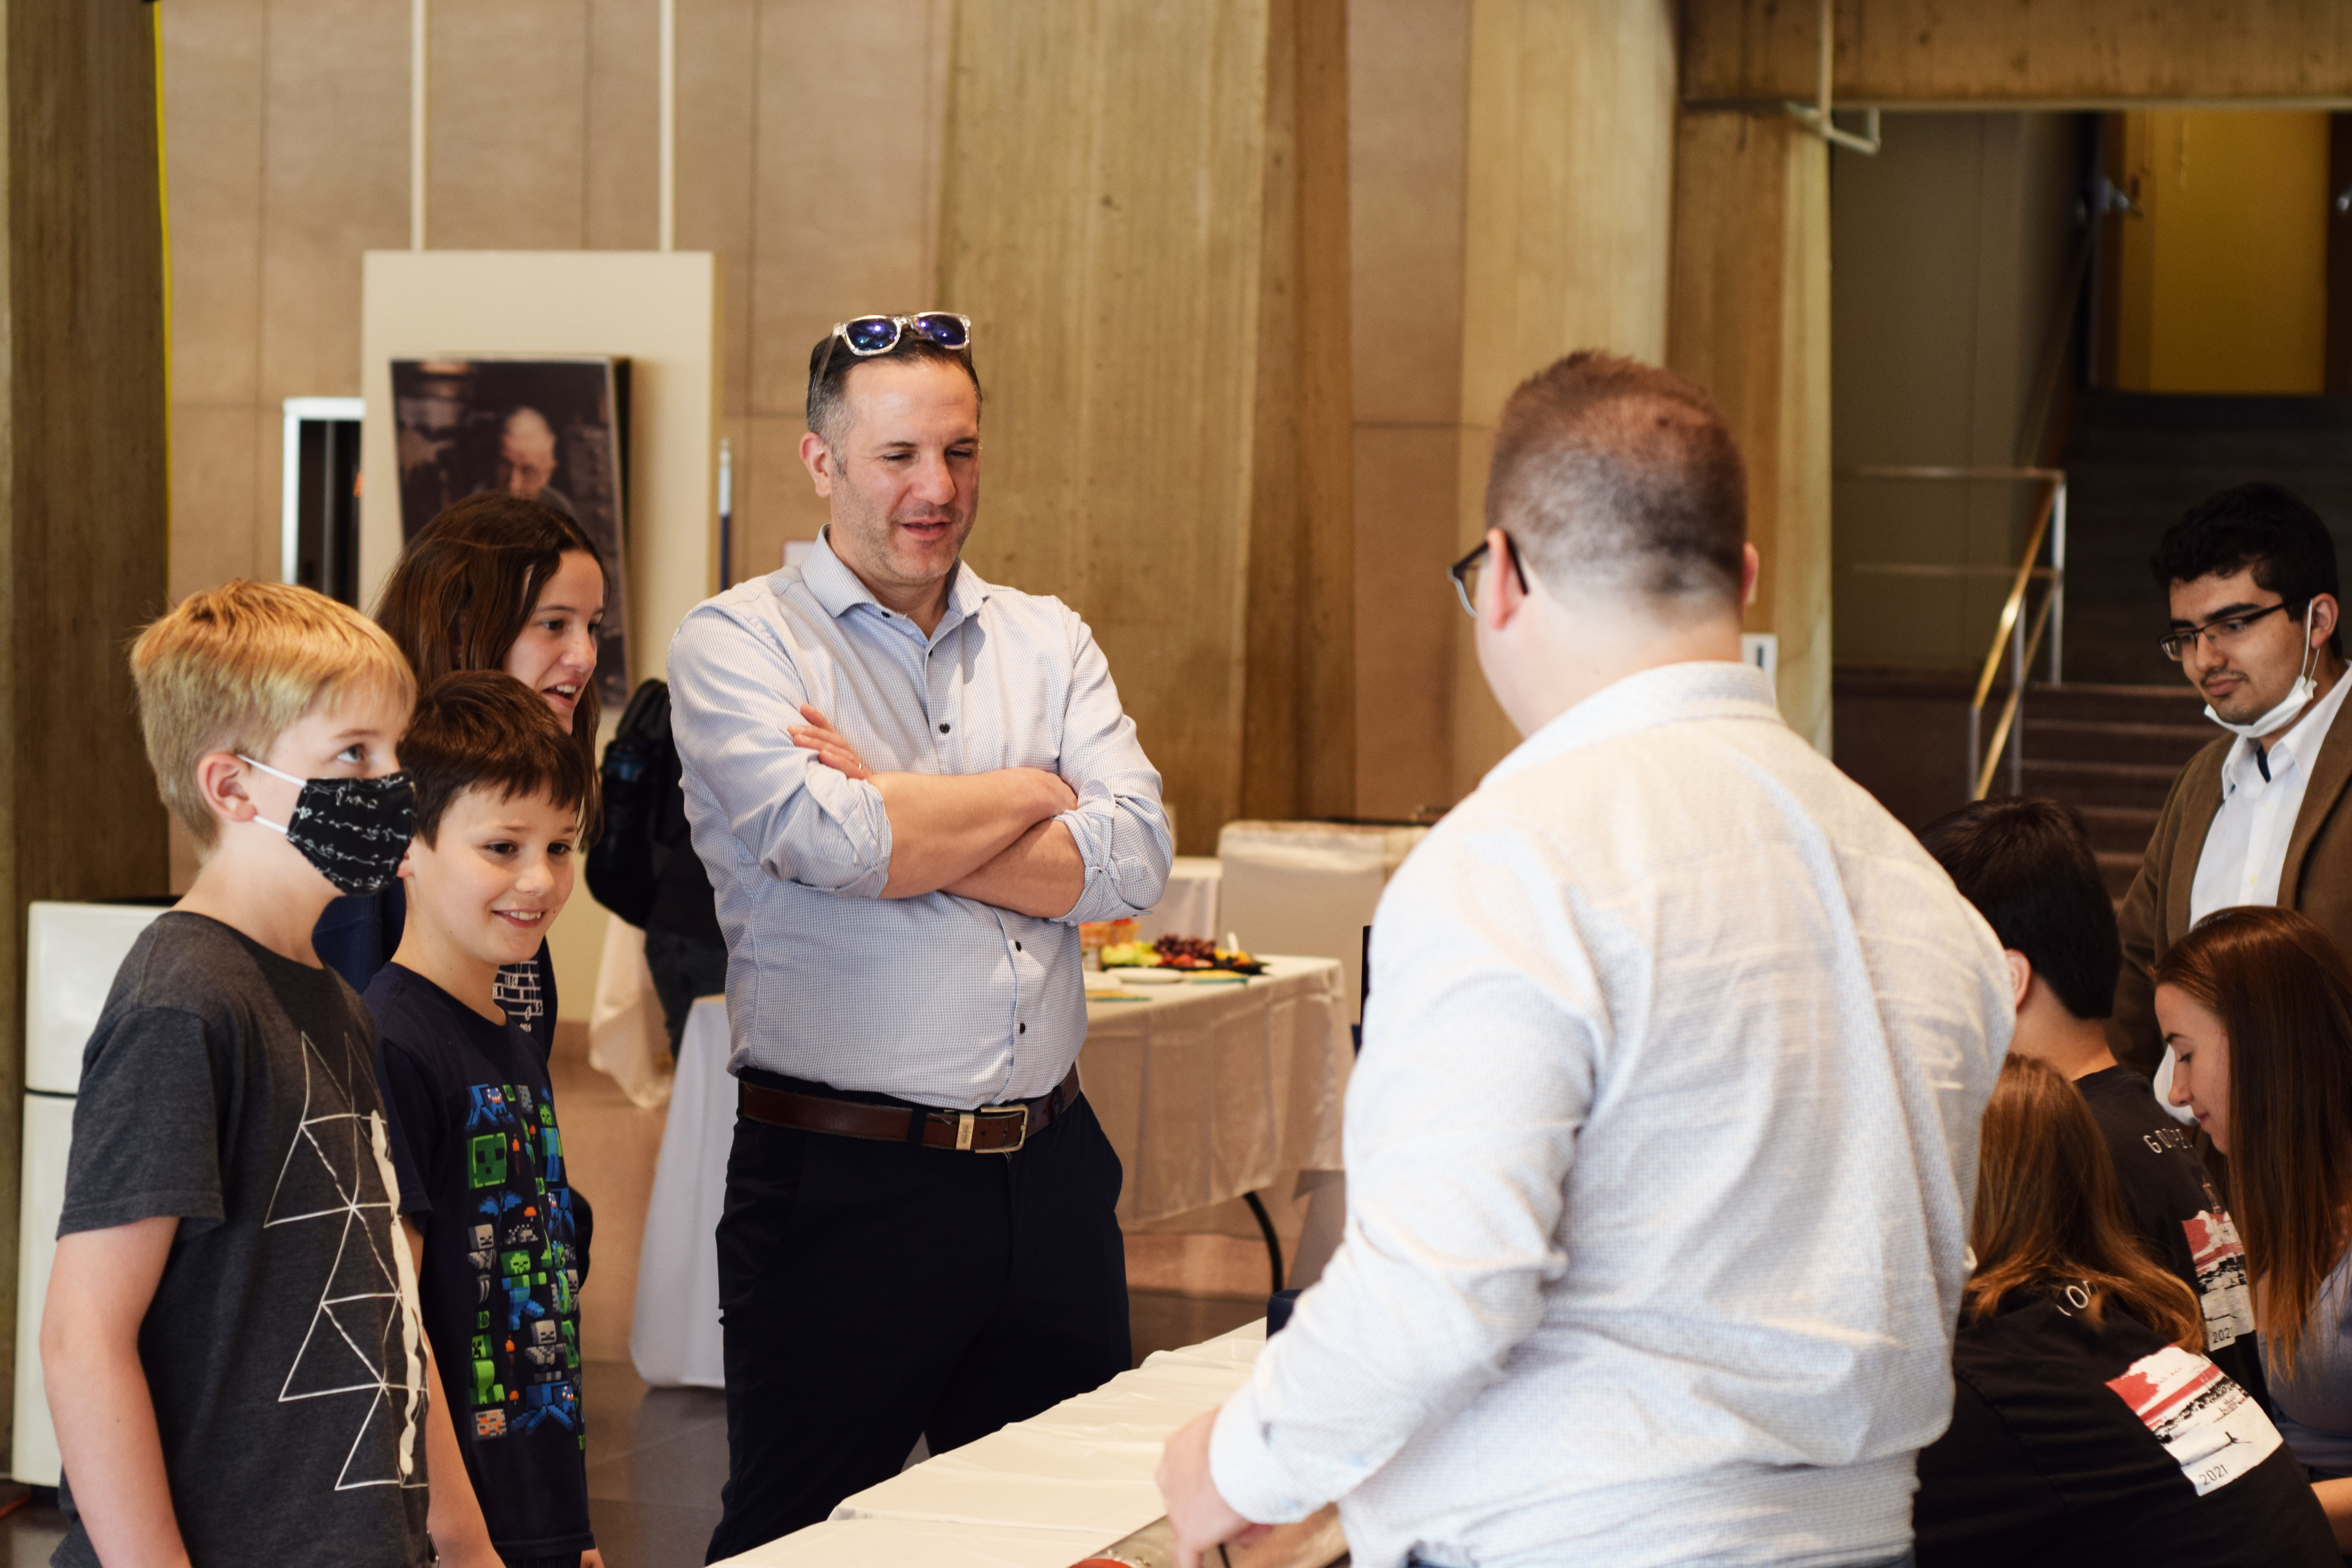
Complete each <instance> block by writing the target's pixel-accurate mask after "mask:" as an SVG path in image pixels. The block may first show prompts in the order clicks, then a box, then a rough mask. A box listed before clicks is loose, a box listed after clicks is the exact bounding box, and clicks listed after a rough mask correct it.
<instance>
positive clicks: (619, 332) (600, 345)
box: [359, 250, 719, 1016]
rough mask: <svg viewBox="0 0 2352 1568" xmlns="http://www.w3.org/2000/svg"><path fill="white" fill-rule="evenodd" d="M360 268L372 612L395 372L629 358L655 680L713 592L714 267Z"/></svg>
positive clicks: (645, 649) (637, 580)
mask: <svg viewBox="0 0 2352 1568" xmlns="http://www.w3.org/2000/svg"><path fill="white" fill-rule="evenodd" d="M363 268H364V269H363V272H362V300H361V327H360V353H361V364H360V392H361V396H362V399H363V400H364V402H365V403H366V405H367V406H366V414H365V416H364V421H363V425H362V434H361V451H360V463H361V469H362V473H363V474H364V475H366V476H367V479H366V490H365V493H364V494H363V495H362V499H361V503H360V578H359V580H360V602H361V604H362V606H372V605H373V604H374V603H375V599H376V595H378V593H380V592H381V591H382V589H383V580H384V578H385V577H386V576H387V575H388V574H390V573H391V571H392V565H393V563H394V560H396V559H397V558H398V556H399V554H400V542H401V532H400V484H399V479H398V472H399V470H398V465H397V463H396V462H395V460H394V432H393V417H392V415H393V409H392V362H393V361H394V360H395V359H415V358H425V357H431V356H436V355H445V354H446V355H455V356H458V357H465V356H480V355H494V354H547V355H561V354H615V355H626V356H627V357H628V359H629V362H630V369H629V375H630V385H629V449H628V455H627V470H628V480H627V485H628V488H627V525H626V526H627V529H628V535H629V540H628V551H629V563H628V573H629V579H628V592H629V604H630V616H631V622H632V625H631V627H630V650H629V663H630V667H631V668H630V677H631V679H632V681H633V682H634V681H637V680H643V679H646V678H647V677H649V676H658V675H660V674H661V673H662V667H663V660H664V658H665V657H666V656H667V653H668V650H669V638H670V634H671V633H672V632H673V631H675V630H676V629H677V623H678V622H679V621H680V620H682V619H684V618H685V616H686V613H687V612H688V610H690V609H692V608H693V607H694V606H695V605H698V604H699V603H700V602H701V601H703V600H704V599H706V598H709V596H710V595H712V594H714V593H716V592H717V591H718V589H719V577H718V559H719V556H718V540H719V437H718V425H719V264H718V258H716V257H714V256H713V255H712V254H711V253H710V252H709V251H701V250H676V251H655V250H371V251H369V252H368V253H367V256H366V259H365V262H364V264H363ZM569 984H570V983H569V981H566V982H565V985H566V993H565V994H567V995H569V994H570V992H569ZM586 1000H587V997H586V995H585V994H583V995H582V997H581V1001H582V1003H583V1005H584V1004H585V1002H586ZM583 1016H584V1015H583Z"/></svg>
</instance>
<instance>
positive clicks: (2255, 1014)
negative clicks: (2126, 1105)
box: [2155, 905, 2352, 1551]
mask: <svg viewBox="0 0 2352 1568" xmlns="http://www.w3.org/2000/svg"><path fill="white" fill-rule="evenodd" d="M2155 981H2156V1016H2157V1021H2158V1025H2159V1026H2161V1027H2162V1028H2163V1030H2164V1039H2165V1044H2166V1045H2168V1046H2169V1047H2171V1048H2172V1052H2173V1055H2174V1057H2175V1058H2177V1062H2176V1065H2175V1067H2174V1068H2173V1078H2172V1101H2173V1103H2174V1104H2176V1105H2185V1106H2187V1107H2189V1109H2190V1110H2193V1111H2195V1112H2196V1114H2197V1123H2198V1125H2199V1126H2200V1127H2202V1128H2203V1129H2204V1130H2205V1131H2206V1134H2207V1135H2208V1136H2209V1137H2210V1138H2211V1139H2212V1140H2213V1146H2214V1147H2215V1148H2217V1149H2219V1150H2221V1152H2223V1153H2224V1154H2227V1155H2228V1156H2229V1157H2230V1180H2231V1189H2232V1191H2231V1209H2232V1211H2233V1212H2234V1213H2235V1214H2236V1215H2237V1218H2238V1229H2239V1234H2240V1235H2241V1236H2242V1237H2244V1238H2245V1245H2246V1264H2247V1268H2248V1272H2249V1275H2250V1277H2251V1280H2252V1287H2253V1296H2254V1316H2255V1321H2256V1322H2257V1323H2258V1324H2259V1325H2260V1327H2261V1330H2262V1348H2263V1373H2264V1376H2265V1378H2266V1379H2267V1380H2268V1382H2269V1384H2270V1394H2271V1400H2272V1404H2273V1406H2274V1407H2275V1408H2276V1410H2277V1412H2278V1414H2279V1417H2280V1419H2279V1429H2280V1431H2281V1432H2282V1434H2283V1435H2284V1436H2285V1438H2286V1441H2287V1444H2288V1446H2289V1447H2292V1448H2293V1449H2294V1454H2295V1457H2296V1458H2298V1459H2300V1460H2301V1461H2302V1462H2303V1463H2304V1464H2305V1466H2306V1467H2308V1468H2309V1469H2310V1472H2311V1476H2312V1479H2313V1482H2314V1486H2315V1490H2316V1491H2317V1493H2318V1495H2319V1500H2320V1502H2321V1504H2322V1506H2324V1507H2325V1508H2326V1510H2327V1516H2328V1519H2329V1521H2330V1522H2331V1523H2332V1524H2333V1525H2334V1526H2335V1530H2336V1540H2337V1542H2339V1543H2341V1544H2342V1545H2343V1546H2344V1547H2345V1548H2346V1549H2347V1551H2352V1254H2347V1244H2352V969H2347V965H2346V963H2345V961H2344V956H2343V954H2341V953H2339V952H2337V951H2336V945H2335V943H2333V942H2329V941H2328V939H2327V936H2326V933H2325V932H2324V931H2321V930H2320V929H2319V928H2318V927H2317V926H2315V925H2314V924H2313V923H2312V922H2311V921H2309V920H2308V919H2306V918H2305V916H2303V915H2300V914H2297V913H2296V912H2295V911H2294V910H2284V909H2276V908H2272V907H2268V906H2262V905H2249V906H2245V907H2243V908H2239V909H2228V910H2215V911H2214V912H2213V913H2211V914H2210V915H2208V916H2206V917H2205V918H2204V919H2203V920H2201V921H2199V922H2198V923H2197V924H2196V925H2195V926H2193V927H2191V928H2190V930H2189V933H2188V934H2187V935H2186V936H2183V937H2182V938H2181V939H2180V940H2179V942H2175V943H2173V945H2172V946H2171V948H2170V949H2168V951H2167V952H2166V953H2165V955H2164V958H2163V959H2162V961H2161V962H2159V963H2158V964H2157V967H2156V973H2155Z"/></svg>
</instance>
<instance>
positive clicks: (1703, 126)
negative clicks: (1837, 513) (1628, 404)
mask: <svg viewBox="0 0 2352 1568" xmlns="http://www.w3.org/2000/svg"><path fill="white" fill-rule="evenodd" d="M1677 142H1678V147H1677V154H1676V157H1675V246H1674V311H1673V322H1674V325H1673V332H1672V346H1671V348H1670V349H1669V351H1668V353H1667V359H1668V362H1669V363H1671V364H1672V365H1673V366H1674V368H1675V369H1676V370H1678V371H1681V372H1682V373H1683V374H1685V375H1687V376H1690V377H1691V378H1692V379H1693V380H1696V381H1697V382H1698V383H1699V384H1702V385H1704V386H1706V387H1707V388H1708V389H1709V390H1710V391H1712V392H1713V393H1714V394H1715V396H1716V401H1717V403H1718V404H1720V405H1721V406H1722V408H1723V412H1724V415H1725V417H1726V418H1727V420H1728V421H1729V422H1730V425H1731V428H1732V430H1733V432H1734V434H1736V435H1737V436H1738V438H1739V448H1740V452H1741V454H1742V455H1743V456H1744V457H1745V458H1747V462H1748V539H1749V541H1750V542H1752V543H1753V544H1754V545H1755V546H1756V551H1757V553H1758V554H1759V556H1760V557H1761V558H1762V562H1763V570H1762V572H1761V574H1760V575H1759V577H1758V579H1757V594H1756V601H1755V603H1754V604H1752V605H1749V606H1748V617H1747V628H1748V630H1749V631H1751V632H1771V633H1774V634H1776V635H1777V636H1778V637H1780V678H1779V681H1780V712H1781V716H1782V717H1784V718H1785V719H1787V720H1788V721H1789V724H1790V728H1792V729H1794V730H1795V731H1797V733H1799V734H1801V735H1802V736H1804V737H1805V738H1806V739H1807V740H1809V741H1811V742H1812V743H1813V744H1814V745H1815V746H1816V747H1818V748H1820V750H1821V751H1822V752H1823V753H1824V754H1827V752H1829V749H1830V661H1831V649H1830V404H1829V394H1830V210H1829V152H1828V147H1827V145H1826V144H1825V143H1824V142H1822V140H1821V139H1820V138H1819V137H1816V136H1812V135H1810V134H1808V133H1806V132H1804V131H1802V130H1801V129H1800V128H1799V127H1798V125H1797V124H1796V122H1795V121H1791V120H1788V119H1785V118H1780V117H1755V116H1749V115H1745V114H1728V113H1727V114H1705V113H1697V114H1685V115H1684V116H1683V117H1682V122H1681V126H1680V129H1679V132H1678V134H1677Z"/></svg>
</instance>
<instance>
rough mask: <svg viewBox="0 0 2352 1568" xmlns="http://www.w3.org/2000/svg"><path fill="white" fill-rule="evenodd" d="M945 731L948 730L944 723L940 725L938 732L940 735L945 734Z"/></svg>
mask: <svg viewBox="0 0 2352 1568" xmlns="http://www.w3.org/2000/svg"><path fill="white" fill-rule="evenodd" d="M947 732H948V727H947V726H946V725H945V724H942V725H940V734H942V735H944V734H946V733H947Z"/></svg>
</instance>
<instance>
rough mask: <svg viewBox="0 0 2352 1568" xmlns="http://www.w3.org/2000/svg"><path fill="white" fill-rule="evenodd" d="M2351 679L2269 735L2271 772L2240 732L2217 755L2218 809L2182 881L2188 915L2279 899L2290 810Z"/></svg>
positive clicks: (2193, 919)
mask: <svg viewBox="0 0 2352 1568" xmlns="http://www.w3.org/2000/svg"><path fill="white" fill-rule="evenodd" d="M2347 688H2352V680H2347V679H2344V678H2342V677H2338V678H2337V679H2336V684H2335V685H2334V686H2333V687H2331V688H2329V689H2328V692H2327V695H2326V696H2325V697H2323V698H2321V699H2320V700H2318V701H2317V702H2315V703H2313V704H2312V708H2311V711H2310V712H2308V713H2306V714H2305V715H2304V716H2303V717H2302V718H2301V719H2298V720H2297V721H2295V722H2294V726H2293V727H2292V728H2290V729H2288V730H2287V731H2285V732H2284V734H2279V735H2273V736H2272V737H2271V739H2270V744H2269V747H2268V749H2267V752H2265V754H2264V756H2263V762H2264V763H2267V764H2268V765H2269V768H2270V777H2269V778H2267V779H2265V778H2263V770H2262V768H2261V767H2259V766H2257V765H2256V764H2255V762H2254V752H2255V751H2256V749H2257V748H2256V746H2255V744H2254V742H2252V741H2250V740H2248V739H2246V738H2245V737H2244V736H2243V735H2241V736H2239V737H2238V739H2237V740H2236V742H2233V743H2232V744H2231V747H2230V754H2229V755H2228V756H2227V757H2225V758H2223V759H2222V762H2221V810H2219V811H2217V812H2215V813H2214V814H2213V826H2210V827H2209V828H2207V829H2206V830H2205V847H2204V848H2203V849H2201V850H2200V851H2199V852H2198V856H2197V875H2196V878H2195V879H2194V880H2192V881H2191V882H2190V883H2189V924H2191V925H2194V924H2196V923H2197V922H2198V921H2201V920H2203V919H2204V918H2205V917H2206V916H2207V915H2210V914H2211V913H2212V912H2213V911H2214V910H2226V909H2230V908H2232V907H2233V906H2235V905H2238V904H2275V903H2277V902H2278V891H2279V876H2280V874H2281V873H2282V872H2284V870H2285V869H2286V845H2287V840H2288V839H2290V838H2292V837H2294V818H2295V814H2296V813H2297V812H2299V811H2301V810H2302V809H2303V792H2304V790H2305V788H2306V787H2307V786H2308V785H2309V784H2310V783H2311V763H2312V760H2313V759H2314V758H2315V757H2317V756H2318V755H2319V748H2320V746H2321V745H2322V744H2323V743H2324V742H2326V739H2327V730H2328V726H2330V725H2332V724H2334V723H2335V722H2336V710H2337V709H2339V708H2341V707H2343V706H2344V693H2345V691H2346V689H2347Z"/></svg>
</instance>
